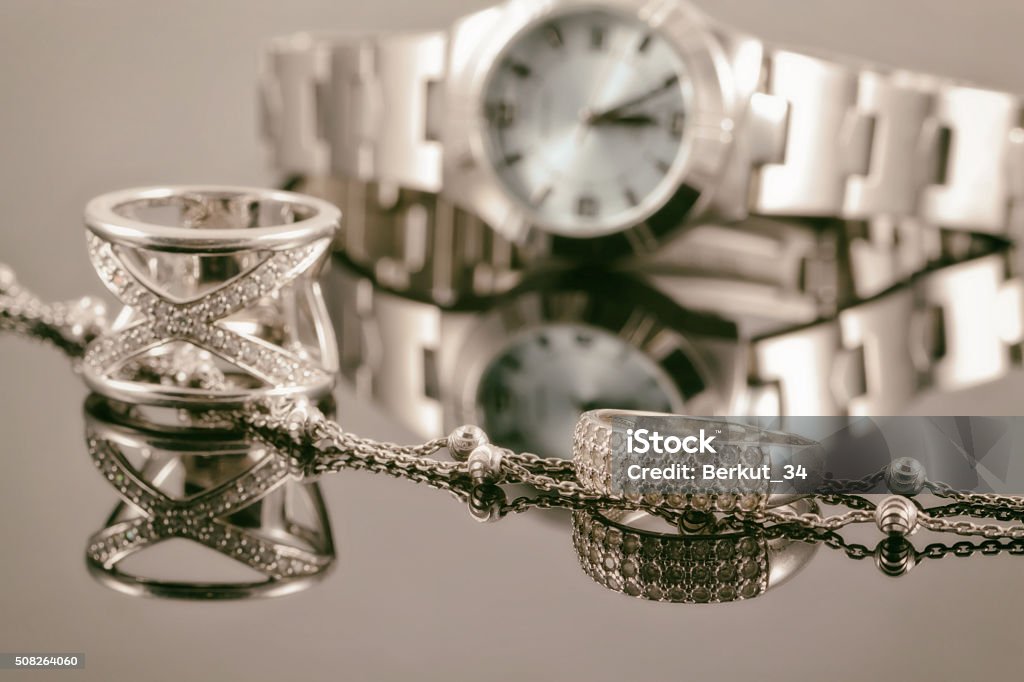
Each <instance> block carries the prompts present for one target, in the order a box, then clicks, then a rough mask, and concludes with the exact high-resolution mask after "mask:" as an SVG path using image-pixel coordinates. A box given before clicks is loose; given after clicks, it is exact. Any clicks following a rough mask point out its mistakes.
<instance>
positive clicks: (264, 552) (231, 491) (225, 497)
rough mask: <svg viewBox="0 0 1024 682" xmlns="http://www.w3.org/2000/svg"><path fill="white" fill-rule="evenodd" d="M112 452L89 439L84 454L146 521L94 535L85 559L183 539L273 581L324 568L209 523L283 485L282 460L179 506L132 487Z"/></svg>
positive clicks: (293, 550) (284, 549)
mask: <svg viewBox="0 0 1024 682" xmlns="http://www.w3.org/2000/svg"><path fill="white" fill-rule="evenodd" d="M111 447H112V446H110V445H109V443H106V442H105V441H100V440H98V439H96V438H90V439H89V450H90V453H91V454H92V456H93V461H94V463H95V464H96V466H97V468H99V469H100V472H101V473H102V474H103V475H104V477H105V478H106V479H107V480H108V481H110V482H111V483H112V484H113V485H114V486H115V487H116V488H117V490H118V492H119V493H120V494H121V495H122V497H123V498H124V499H125V500H127V501H129V502H131V503H132V504H134V505H135V506H137V507H138V508H140V509H141V510H143V511H144V512H145V513H146V514H147V517H146V518H141V519H134V520H132V521H130V522H125V523H122V524H118V525H116V526H112V527H110V528H108V529H106V530H105V531H103V532H101V533H99V534H98V535H97V536H96V537H95V539H94V542H92V543H91V544H90V548H89V553H90V556H92V557H93V558H94V559H95V560H96V561H98V562H100V563H102V564H104V565H106V563H107V561H108V560H109V559H110V558H111V557H114V556H125V555H126V554H128V553H131V552H133V551H136V550H137V549H139V548H141V547H143V546H145V545H147V544H150V543H151V542H154V541H157V540H162V539H165V538H167V537H188V538H191V539H194V540H196V541H198V542H201V543H202V544H205V545H207V546H210V547H212V548H214V549H218V550H221V551H224V552H225V553H226V554H229V555H230V556H233V557H234V558H236V559H238V560H240V561H244V562H246V563H248V564H249V565H251V566H253V567H254V568H257V569H259V570H261V571H263V572H265V573H267V574H268V575H272V577H278V578H281V577H288V576H293V575H303V574H304V575H310V574H313V573H316V572H318V571H319V570H321V569H322V568H323V566H324V565H326V563H327V562H329V559H323V558H320V557H316V556H315V555H309V556H310V557H311V558H309V557H307V556H306V555H308V554H309V553H307V552H303V551H301V550H297V549H296V548H292V547H288V546H287V545H280V546H278V545H276V544H275V543H269V542H267V541H264V540H262V539H260V538H256V537H252V536H251V535H250V534H248V533H247V532H245V531H235V530H231V529H230V527H228V526H227V524H226V523H224V522H220V521H216V522H215V521H213V519H214V518H215V517H218V516H222V515H225V514H229V513H233V512H235V511H239V510H240V509H244V508H245V507H246V506H248V505H250V504H252V503H253V502H255V501H256V500H258V499H260V498H261V497H263V496H264V495H265V494H266V493H267V492H268V491H270V490H272V489H273V488H274V487H276V486H278V485H279V484H280V483H282V482H283V481H284V480H286V479H287V475H288V466H287V463H286V462H285V461H284V460H283V459H282V458H279V457H272V458H270V459H264V460H262V461H261V462H260V463H258V464H256V465H255V466H254V467H253V468H251V469H249V470H248V471H247V472H246V473H245V474H243V475H242V476H241V477H239V478H238V479H237V480H236V481H234V482H233V483H232V484H231V486H230V487H228V488H227V489H225V490H223V491H222V492H220V493H218V494H216V495H214V496H213V497H212V498H210V499H206V500H205V501H204V500H203V498H200V499H199V500H196V501H192V502H189V503H181V502H176V501H174V500H170V499H169V498H164V499H160V498H157V497H155V496H154V495H153V493H152V492H150V491H148V490H145V489H144V488H142V487H141V486H139V485H138V484H136V483H135V482H134V481H133V480H132V477H130V476H128V475H126V473H125V471H124V467H125V464H124V463H123V462H122V461H121V458H120V457H118V456H117V455H116V454H114V453H113V452H110V451H109V450H108V448H111ZM186 505H187V506H186Z"/></svg>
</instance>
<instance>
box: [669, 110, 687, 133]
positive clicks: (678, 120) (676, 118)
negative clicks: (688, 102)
mask: <svg viewBox="0 0 1024 682" xmlns="http://www.w3.org/2000/svg"><path fill="white" fill-rule="evenodd" d="M685 125H686V114H684V113H683V112H681V111H677V112H676V113H674V114H672V127H671V131H672V134H673V135H674V136H676V137H682V135H683V127H684V126H685Z"/></svg>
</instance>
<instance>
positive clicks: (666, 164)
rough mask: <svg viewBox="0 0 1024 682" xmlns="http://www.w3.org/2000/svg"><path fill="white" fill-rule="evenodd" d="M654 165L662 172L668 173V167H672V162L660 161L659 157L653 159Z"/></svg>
mask: <svg viewBox="0 0 1024 682" xmlns="http://www.w3.org/2000/svg"><path fill="white" fill-rule="evenodd" d="M654 165H655V166H657V167H658V170H660V171H661V172H662V173H668V171H669V169H671V168H672V164H671V163H669V162H668V161H662V160H661V159H655V160H654Z"/></svg>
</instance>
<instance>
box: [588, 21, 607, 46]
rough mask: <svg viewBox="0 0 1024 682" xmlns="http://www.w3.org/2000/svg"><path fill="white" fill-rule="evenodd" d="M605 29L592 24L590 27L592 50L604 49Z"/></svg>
mask: <svg viewBox="0 0 1024 682" xmlns="http://www.w3.org/2000/svg"><path fill="white" fill-rule="evenodd" d="M604 39H605V30H604V26H594V27H593V28H591V29H590V47H591V49H593V50H603V49H604Z"/></svg>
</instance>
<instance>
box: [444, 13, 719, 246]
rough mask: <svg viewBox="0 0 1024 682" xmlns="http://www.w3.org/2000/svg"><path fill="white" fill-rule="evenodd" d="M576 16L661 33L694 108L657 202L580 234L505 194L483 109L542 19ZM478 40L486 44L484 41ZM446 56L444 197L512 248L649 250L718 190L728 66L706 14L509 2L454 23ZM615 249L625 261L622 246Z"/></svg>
mask: <svg viewBox="0 0 1024 682" xmlns="http://www.w3.org/2000/svg"><path fill="white" fill-rule="evenodd" d="M579 11H606V12H614V13H619V14H623V15H626V16H632V17H635V18H636V19H637V20H638V21H640V22H642V23H644V24H647V25H648V26H649V27H650V28H651V30H654V31H657V32H658V34H659V36H660V37H661V38H662V39H664V40H665V41H666V42H668V43H669V45H670V46H671V47H672V48H673V49H674V50H675V51H676V52H677V54H678V55H679V57H680V59H681V60H682V61H683V63H684V67H685V69H686V71H687V74H688V76H689V78H690V80H691V83H692V88H693V101H692V103H691V104H692V110H691V111H690V112H689V114H688V118H689V121H690V122H689V125H688V126H687V127H686V129H685V130H684V132H683V139H682V140H681V142H680V146H681V147H683V148H685V150H684V151H682V152H680V153H679V154H678V156H677V157H676V159H675V161H674V162H673V166H672V167H671V168H670V170H669V173H668V177H667V178H666V180H665V181H664V182H662V184H661V185H660V186H659V188H658V189H657V190H656V193H657V200H656V201H650V202H649V204H648V206H647V207H646V210H644V211H642V212H638V213H637V214H636V215H630V216H628V217H629V220H628V222H626V223H625V224H618V225H615V226H609V227H607V229H601V230H600V231H599V232H597V233H594V234H581V235H579V236H576V235H573V234H569V231H568V230H565V229H564V228H561V227H559V226H552V225H550V224H547V223H545V221H544V220H543V219H542V218H540V217H539V216H537V215H536V213H535V212H534V211H533V210H532V209H531V208H530V207H528V206H527V205H526V204H525V203H524V202H522V201H521V200H520V199H518V198H517V197H515V196H514V195H513V194H512V192H511V191H509V190H508V189H507V188H506V184H505V181H504V180H503V179H502V178H501V177H500V175H499V173H498V171H497V169H496V168H495V167H494V165H493V163H492V155H491V154H490V153H489V148H490V146H491V140H490V131H489V125H488V121H487V120H486V117H485V114H484V107H483V101H484V97H485V93H486V88H487V85H488V83H489V81H490V78H491V75H492V73H493V71H494V69H495V68H498V67H499V66H500V64H501V62H502V58H503V56H504V54H505V53H506V52H507V50H508V49H509V47H510V46H511V45H512V44H513V43H514V42H515V41H516V40H518V39H519V37H520V36H522V35H524V34H525V33H526V32H528V31H530V30H532V29H533V28H534V27H536V26H537V25H539V24H542V23H543V22H545V21H550V20H552V19H554V18H556V17H558V16H561V15H565V14H568V13H574V12H579ZM484 36H486V38H487V39H486V40H482V39H481V38H482V37H484ZM450 50H451V52H450V55H449V71H448V75H447V79H446V91H445V112H446V126H445V128H444V130H443V134H442V141H443V144H444V148H445V155H444V171H443V172H444V183H443V184H444V187H445V192H446V193H447V194H448V195H449V196H450V197H451V199H452V200H453V201H455V202H456V203H458V204H460V205H462V206H463V207H464V208H465V209H466V210H469V211H471V212H473V213H475V214H476V215H478V216H480V217H481V218H482V219H483V220H484V222H486V223H488V224H489V225H491V227H492V228H493V229H494V230H496V231H497V232H498V233H499V234H501V235H502V236H503V237H505V238H506V239H509V240H511V241H514V242H518V243H527V242H532V241H534V240H536V239H538V238H542V239H543V238H547V239H550V238H555V239H561V240H564V241H587V242H590V241H594V240H607V239H608V238H613V237H615V238H617V239H615V240H613V241H615V242H616V243H617V245H620V244H621V241H622V239H623V238H625V241H626V242H627V244H628V247H627V248H629V250H633V251H646V250H649V249H650V248H652V247H653V246H655V245H656V244H657V243H658V242H660V241H662V239H663V238H664V236H665V235H666V234H667V233H668V232H670V231H672V230H673V229H674V228H675V227H678V226H679V224H680V223H681V222H682V218H683V217H684V216H685V215H686V214H687V213H689V212H691V211H692V210H693V209H694V208H695V206H696V205H697V204H698V203H699V202H700V200H701V198H702V197H703V196H706V195H709V194H710V192H708V190H710V189H712V188H713V187H714V186H715V185H716V181H717V178H718V177H719V175H720V174H721V171H722V169H723V166H724V163H725V161H726V156H727V150H728V146H729V141H730V139H731V136H730V134H729V127H730V123H731V118H730V116H729V114H728V111H729V109H730V106H729V104H730V103H729V102H727V98H726V95H725V92H724V90H723V88H722V78H723V76H722V75H721V72H722V70H723V69H727V68H728V66H727V59H726V56H725V52H724V50H723V49H722V46H721V44H720V43H719V41H718V39H717V38H716V36H715V33H714V32H713V31H712V30H711V29H710V27H709V25H708V23H707V20H706V19H705V17H704V15H703V14H702V13H701V12H700V11H699V10H697V9H696V8H694V7H692V6H690V5H689V4H687V3H685V2H683V1H681V0H662V1H661V2H653V3H652V2H651V0H604V1H603V2H595V1H594V0H548V1H546V2H538V1H537V0H512V1H511V2H508V3H505V4H503V5H501V6H498V7H494V8H491V9H489V10H485V11H483V12H480V13H478V14H475V15H472V16H471V17H468V18H466V19H465V20H463V21H462V22H460V23H459V24H458V25H456V27H455V28H454V30H453V32H452V41H451V48H450ZM538 233H539V234H538ZM616 250H618V251H619V252H620V253H621V246H620V247H619V248H618V249H616Z"/></svg>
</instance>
